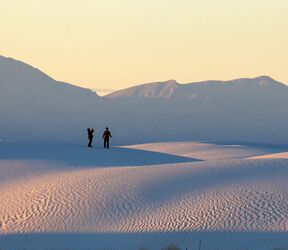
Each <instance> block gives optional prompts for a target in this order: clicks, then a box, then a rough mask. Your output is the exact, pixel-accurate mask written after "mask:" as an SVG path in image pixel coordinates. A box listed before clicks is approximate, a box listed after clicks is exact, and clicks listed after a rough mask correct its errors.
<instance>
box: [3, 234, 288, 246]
mask: <svg viewBox="0 0 288 250" xmlns="http://www.w3.org/2000/svg"><path fill="white" fill-rule="evenodd" d="M200 241H201V242H200ZM171 243H173V244H174V245H176V246H177V247H179V248H180V249H187V250H193V249H200V248H201V249H203V250H211V249H221V250H226V249H227V250H228V249H229V250H231V249H253V250H260V249H261V250H266V249H267V250H268V249H269V250H276V249H278V250H287V249H288V234H287V232H221V231H214V232H209V231H207V232H204V231H203V232H201V231H200V232H194V231H192V232H167V233H166V232H152V233H27V234H26V233H24V234H17V233H16V234H5V235H4V234H2V235H1V234H0V249H13V250H18V249H31V250H32V249H77V250H78V249H79V250H81V249H95V250H97V249H111V250H112V249H119V250H121V249H123V250H124V249H125V250H130V249H131V250H132V249H133V250H137V249H147V250H148V249H155V250H156V249H159V250H161V249H165V247H167V246H168V245H169V244H171ZM200 244H201V246H200ZM199 246H200V248H199Z"/></svg>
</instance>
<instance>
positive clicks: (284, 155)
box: [251, 152, 288, 159]
mask: <svg viewBox="0 0 288 250" xmlns="http://www.w3.org/2000/svg"><path fill="white" fill-rule="evenodd" d="M251 159H288V152H282V153H275V154H267V155H260V156H254V157H251Z"/></svg>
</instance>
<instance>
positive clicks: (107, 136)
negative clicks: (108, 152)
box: [102, 128, 112, 148]
mask: <svg viewBox="0 0 288 250" xmlns="http://www.w3.org/2000/svg"><path fill="white" fill-rule="evenodd" d="M102 137H103V140H104V148H109V140H110V137H111V138H112V135H111V133H110V131H109V129H108V128H106V129H105V131H104V133H103V136H102Z"/></svg>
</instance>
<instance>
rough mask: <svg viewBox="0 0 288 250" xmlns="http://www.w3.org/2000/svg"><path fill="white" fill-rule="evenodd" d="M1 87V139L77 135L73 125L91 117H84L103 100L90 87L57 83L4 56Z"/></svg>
mask: <svg viewBox="0 0 288 250" xmlns="http://www.w3.org/2000/svg"><path fill="white" fill-rule="evenodd" d="M0 87H1V91H0V114H1V117H2V119H1V123H0V129H1V135H0V136H1V137H0V139H5V138H7V139H22V138H23V139H24V138H27V137H28V138H29V139H40V138H42V139H43V140H46V139H49V138H53V139H55V138H61V134H62V135H63V137H65V134H67V136H66V139H67V138H68V137H71V136H73V135H72V134H71V132H69V130H70V128H69V127H71V128H73V127H75V125H76V124H77V123H78V124H79V122H81V121H83V120H85V119H87V118H84V117H85V116H86V114H87V113H89V112H92V110H93V109H92V107H94V106H95V103H96V102H97V101H99V99H100V97H98V96H97V95H96V94H95V93H94V92H92V91H90V90H88V89H84V88H80V87H76V86H73V85H71V84H68V83H64V82H57V81H55V80H54V79H52V78H51V77H49V76H48V75H46V74H44V73H43V72H41V71H40V70H38V69H36V68H33V67H31V66H29V65H27V64H25V63H23V62H19V61H16V60H14V59H11V58H5V57H0ZM83 114H85V115H84V117H83ZM81 116H82V117H83V118H81ZM76 117H78V118H79V119H80V120H78V121H77V119H75V118H76ZM76 126H78V125H76ZM68 134H69V135H68Z"/></svg>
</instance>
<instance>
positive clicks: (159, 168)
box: [0, 143, 288, 249]
mask: <svg viewBox="0 0 288 250" xmlns="http://www.w3.org/2000/svg"><path fill="white" fill-rule="evenodd" d="M15 146H17V147H19V148H18V149H19V150H20V149H21V145H20V146H19V145H15ZM7 147H8V148H9V145H8V146H7V145H6V146H5V145H4V144H1V145H0V148H1V149H2V151H1V152H2V155H1V159H2V160H0V171H1V173H4V174H1V178H0V188H1V193H0V211H1V214H0V232H1V234H2V237H0V249H6V248H7V249H9V247H10V249H17V248H24V247H26V248H28V249H30V248H31V249H33V248H34V249H39V246H40V248H45V247H47V248H48V246H50V247H51V248H52V247H53V248H65V247H69V248H73V246H74V247H75V244H76V245H77V244H78V246H77V249H79V248H81V247H83V248H87V247H88V248H91V249H138V248H139V247H141V246H145V247H147V248H148V249H161V247H163V246H165V245H167V244H168V243H169V242H170V241H173V242H175V243H176V244H178V245H179V246H181V247H182V248H184V249H185V248H186V247H190V246H192V245H193V244H194V248H195V242H199V240H200V239H201V240H203V249H273V248H274V247H283V248H284V247H288V234H287V230H288V183H287V178H288V161H287V159H278V158H275V159H245V158H246V157H251V156H257V155H264V154H271V153H275V152H277V151H278V152H279V151H280V150H274V149H261V148H257V149H256V148H249V147H240V146H235V145H234V146H231V147H229V146H220V145H212V144H203V143H161V144H154V145H153V144H149V145H136V146H130V147H125V148H122V149H119V148H112V149H111V150H110V151H104V150H103V149H101V148H93V149H92V150H90V151H88V150H89V149H86V148H80V147H75V146H64V145H62V146H58V147H57V150H56V151H57V152H58V153H59V154H58V157H55V155H57V154H56V153H55V152H54V153H51V150H52V149H51V150H50V151H49V150H48V149H49V147H50V146H47V147H39V146H37V145H29V147H28V148H29V150H28V151H27V150H26V151H25V150H24V149H23V150H22V151H21V152H22V154H21V155H17V154H16V153H15V154H14V156H15V158H17V160H15V159H14V158H13V154H12V155H11V154H9V152H10V151H9V150H8V149H7ZM33 147H34V148H33ZM26 148H27V147H26ZM43 148H44V149H45V150H43V151H41V149H43ZM135 148H136V149H141V150H139V151H138V150H135ZM5 150H6V151H5ZM119 150H123V151H119ZM144 150H150V151H152V150H154V151H158V152H159V151H160V152H161V153H159V154H158V153H155V152H154V153H152V152H150V151H144ZM52 151H53V150H52ZM3 152H4V153H3ZM77 152H78V153H77ZM119 152H121V153H123V154H124V159H123V158H122V155H121V154H119ZM205 152H206V154H205ZM164 153H165V154H164ZM168 153H169V154H171V155H169V154H168ZM229 153H230V154H231V155H232V156H233V157H234V159H231V158H232V156H231V155H229ZM72 154H73V156H74V158H73V157H72ZM16 155H17V157H16ZM36 155H38V157H36ZM75 155H76V156H78V157H75ZM95 155H97V156H99V157H98V159H97V160H96V158H95ZM175 155H177V156H175ZM40 156H41V157H40ZM53 156H54V157H53ZM103 156H105V157H106V159H107V160H106V161H108V162H109V163H110V164H108V165H105V164H104V163H105V157H103ZM140 156H141V157H140ZM179 156H186V158H184V157H179ZM33 157H34V159H33ZM71 157H72V158H73V159H74V160H72V161H71V159H70V158H71ZM187 157H191V160H190V162H189V159H187ZM262 157H263V156H262ZM77 158H83V159H85V161H86V162H85V161H84V160H83V162H84V163H85V164H84V163H83V162H82V164H81V161H77ZM109 158H110V159H109ZM65 159H66V160H65ZM112 159H114V160H112ZM125 159H126V162H127V164H126V165H130V166H125ZM149 159H150V160H149ZM195 159H201V160H204V161H201V162H199V161H195ZM142 160H143V162H142ZM93 162H94V163H95V164H94V165H93V164H92V163H93ZM117 162H118V163H119V164H117ZM141 162H142V164H141ZM73 163H74V164H73ZM106 163H107V162H106ZM154 163H155V164H154ZM137 164H138V165H137ZM16 232H17V233H18V232H20V233H26V234H24V236H23V235H22V236H21V237H20V236H17V235H10V233H16ZM37 232H38V233H39V232H41V233H42V234H41V235H38V236H37V235H36V236H35V235H34V233H37ZM51 232H54V233H57V234H54V235H52V236H51V235H49V234H48V233H51ZM71 232H74V233H77V234H74V235H72V236H71V235H69V233H71ZM164 232H166V233H164ZM167 232H170V233H167ZM184 232H186V233H187V234H184ZM60 233H62V234H60ZM112 233H113V237H112V238H111V235H110V234H112ZM91 234H92V235H94V237H91ZM183 234H184V235H183ZM109 235H110V236H109ZM85 237H86V238H85ZM183 238H185V240H184V239H183ZM48 239H49V241H48ZM64 239H69V240H64ZM76 239H78V241H77V240H76ZM85 239H86V240H85ZM47 241H48V242H47ZM87 241H88V242H87ZM45 242H46V243H45ZM71 242H74V245H73V244H72V243H71ZM77 242H78V243H77ZM79 242H82V243H81V244H80V243H79ZM71 244H72V245H71ZM79 244H80V245H79ZM232 246H233V248H231V247H232ZM204 247H205V248H204ZM188 249H192V248H188Z"/></svg>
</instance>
